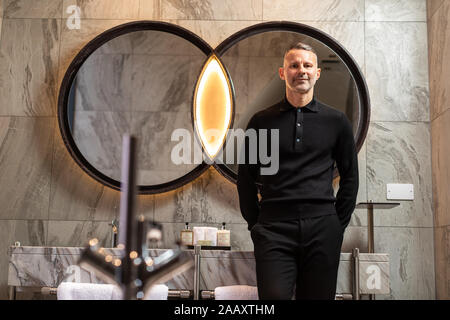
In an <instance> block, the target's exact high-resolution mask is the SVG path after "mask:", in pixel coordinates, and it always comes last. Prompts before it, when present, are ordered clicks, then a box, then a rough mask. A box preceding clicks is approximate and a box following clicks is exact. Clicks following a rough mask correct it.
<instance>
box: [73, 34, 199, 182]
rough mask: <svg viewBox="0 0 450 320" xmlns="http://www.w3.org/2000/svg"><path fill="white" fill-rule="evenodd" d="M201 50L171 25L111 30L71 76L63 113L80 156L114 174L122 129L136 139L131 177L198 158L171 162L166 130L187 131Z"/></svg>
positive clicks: (181, 171) (158, 177) (161, 172)
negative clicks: (112, 33) (159, 28)
mask: <svg viewBox="0 0 450 320" xmlns="http://www.w3.org/2000/svg"><path fill="white" fill-rule="evenodd" d="M205 59H206V56H205V54H204V53H203V52H202V51H201V50H200V49H199V48H198V47H196V46H195V45H194V44H192V43H191V42H189V41H188V40H185V39H184V38H181V37H179V36H176V35H174V34H171V33H166V32H162V31H154V30H145V31H137V32H131V33H127V34H124V35H121V36H119V37H116V38H114V39H112V40H110V41H108V42H106V43H105V44H103V45H102V46H101V47H100V48H98V49H97V50H96V51H95V52H93V54H92V55H90V56H89V58H88V59H87V60H86V61H85V62H84V64H83V65H82V66H81V68H80V69H79V71H78V73H77V75H76V78H75V80H74V81H73V83H72V86H71V90H70V94H69V102H68V106H67V107H68V118H69V119H68V120H69V127H70V130H71V133H72V136H73V139H74V141H75V143H76V145H77V147H78V149H79V150H80V152H81V153H82V155H83V156H84V157H85V158H86V160H87V161H88V162H89V163H90V164H91V165H93V166H94V167H95V168H96V169H97V170H99V171H100V172H101V173H103V174H104V175H106V176H108V177H110V178H112V179H115V180H117V181H120V159H121V141H122V135H123V134H124V133H126V132H129V133H131V134H133V135H135V136H136V137H137V141H138V161H137V163H138V169H139V170H138V172H137V184H138V185H157V184H163V183H167V182H170V181H173V180H175V179H177V178H180V177H181V176H183V175H185V174H187V173H189V172H190V171H192V170H193V169H194V168H195V167H196V166H197V165H198V164H179V165H175V164H174V163H173V162H172V161H171V151H172V148H173V147H174V145H176V144H177V143H178V142H177V141H173V142H172V141H171V135H172V132H173V131H174V130H175V129H177V128H185V129H187V131H188V132H190V134H191V137H194V131H193V126H192V120H191V104H192V95H193V91H194V88H195V85H196V82H197V77H198V74H199V72H200V70H201V68H202V65H203V63H204V62H205Z"/></svg>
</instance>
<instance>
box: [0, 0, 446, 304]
mask: <svg viewBox="0 0 450 320" xmlns="http://www.w3.org/2000/svg"><path fill="white" fill-rule="evenodd" d="M0 3H2V2H1V1H0ZM2 4H3V21H2V22H3V26H2V29H1V40H0V101H1V103H0V142H1V143H0V145H1V147H0V184H1V185H2V186H4V187H3V188H2V190H3V192H2V193H1V194H0V204H1V207H2V209H3V210H1V211H0V231H1V232H0V243H2V245H1V246H0V298H6V297H7V287H6V279H7V266H8V264H7V259H6V257H7V255H6V251H7V248H8V247H9V246H10V245H11V244H12V243H14V241H20V242H21V243H22V244H23V245H51V246H80V245H83V244H84V243H85V242H86V240H87V239H88V237H92V236H96V237H99V238H100V239H101V240H102V242H103V244H104V245H108V244H109V241H110V226H109V225H108V224H109V223H110V221H111V220H112V219H114V218H116V217H118V215H119V193H118V192H117V191H114V190H111V189H109V188H107V187H104V186H102V185H100V184H98V183H97V182H96V181H94V180H93V179H91V178H90V177H89V176H87V175H86V174H85V173H84V172H83V171H82V170H81V169H80V168H79V167H78V166H77V165H76V164H75V162H74V161H73V160H72V158H71V157H70V155H69V154H68V152H67V150H66V148H65V146H64V144H63V142H62V139H61V136H60V133H59V129H58V124H57V119H56V98H57V93H58V89H59V85H60V82H61V79H62V77H63V76H64V72H65V70H66V69H67V67H68V65H69V64H70V62H71V60H72V59H73V57H74V56H75V55H76V54H77V52H78V51H79V50H80V49H81V48H82V47H83V46H84V45H85V44H86V43H87V42H88V41H89V40H91V39H92V38H93V37H95V36H96V35H98V34H100V33H101V32H103V31H104V30H106V29H109V28H111V27H113V26H116V25H119V24H122V23H125V22H129V21H135V20H141V19H150V20H162V21H167V22H171V23H175V24H177V25H180V26H182V27H185V28H187V29H189V30H191V31H192V32H195V33H196V34H198V35H200V36H201V37H203V39H205V40H206V41H207V42H208V43H209V44H210V45H211V46H213V47H215V46H217V45H218V44H219V43H220V42H221V41H222V40H223V39H225V38H226V37H228V36H229V35H231V34H232V33H234V32H236V31H238V30H240V29H242V28H244V27H247V26H250V25H253V24H256V23H260V22H262V21H272V20H290V21H296V22H301V23H305V24H308V25H311V26H313V27H316V28H319V29H321V30H323V31H324V32H327V33H328V34H330V35H331V36H333V37H335V38H336V39H337V40H338V41H340V42H341V43H342V44H343V45H344V46H345V47H346V48H347V49H348V50H349V52H350V53H351V54H352V55H353V57H354V58H355V60H356V61H357V62H358V64H359V66H360V67H361V70H363V72H364V73H365V75H366V79H367V83H368V86H369V90H370V93H371V99H372V117H371V124H370V129H369V133H368V136H367V140H366V143H365V144H364V146H363V148H362V149H361V151H360V153H359V168H360V181H361V184H360V190H359V194H358V201H367V200H373V201H386V187H385V186H386V183H413V184H414V189H415V200H414V201H412V202H402V203H401V206H399V207H397V208H395V209H392V210H378V211H376V212H375V242H376V245H375V250H376V251H377V252H383V253H389V254H390V268H391V269H390V275H391V281H392V282H391V289H392V290H391V294H390V295H387V296H379V297H377V298H378V299H434V298H435V273H434V265H433V261H434V258H435V257H434V245H433V231H434V224H433V205H432V203H433V202H432V199H433V197H432V180H431V178H430V176H431V143H430V139H431V132H430V131H431V129H430V116H429V114H430V112H429V101H428V100H429V99H428V69H427V65H428V64H427V61H428V60H427V59H428V57H427V50H426V49H427V29H426V28H427V25H426V12H427V11H426V8H425V6H426V2H425V0H399V1H395V2H394V1H389V0H340V1H336V0H323V1H320V2H317V1H313V0H302V1H299V0H284V1H272V0H270V1H269V0H242V1H239V2H236V1H232V0H210V1H197V0H196V1H181V0H96V1H95V4H94V1H89V0H34V1H28V0H3V3H2ZM74 4H76V5H78V6H79V7H80V8H81V13H82V15H81V23H80V29H72V28H70V24H69V25H68V24H67V21H68V19H69V18H70V17H71V13H70V12H69V13H68V12H67V8H68V7H69V6H70V5H74ZM446 130H448V129H446ZM138 211H139V212H140V213H142V214H144V215H145V216H146V217H148V218H153V219H155V220H157V221H159V222H162V223H163V225H164V237H165V242H166V243H167V244H170V243H173V241H174V239H175V237H177V235H178V233H179V231H180V230H181V229H182V227H183V225H184V222H185V221H190V222H191V223H192V225H193V226H196V225H209V226H217V227H218V226H219V225H220V223H221V222H223V221H225V222H227V225H228V227H229V228H230V229H231V238H232V246H233V249H236V250H239V249H241V250H252V249H253V246H252V243H251V240H250V235H249V232H248V231H247V226H246V223H245V221H244V220H243V219H242V217H241V214H240V212H239V205H238V201H237V194H236V188H235V186H234V185H233V184H231V183H230V182H229V181H228V180H226V179H225V178H223V177H222V176H221V175H220V174H219V173H217V171H215V170H214V169H210V170H208V171H206V172H205V173H204V174H203V175H202V176H201V177H199V178H198V179H196V180H195V181H193V182H191V183H190V184H187V185H185V186H184V187H182V188H180V189H178V190H175V191H171V192H167V193H165V194H161V195H155V196H140V197H139V200H138ZM446 226H447V229H442V230H448V223H447V224H446ZM366 230H367V219H366V211H365V210H360V209H358V210H356V211H355V214H354V215H353V217H352V220H351V222H350V226H349V227H348V229H347V231H346V234H345V239H344V245H343V251H344V252H350V251H351V249H352V248H354V247H358V248H360V249H361V251H362V252H365V251H366V246H367V240H366V237H367V231H366ZM436 230H439V229H436ZM442 237H443V238H445V237H447V238H448V232H447V233H446V235H444V234H443V235H442Z"/></svg>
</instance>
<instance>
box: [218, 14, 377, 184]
mask: <svg viewBox="0 0 450 320" xmlns="http://www.w3.org/2000/svg"><path fill="white" fill-rule="evenodd" d="M270 31H288V32H295V33H300V34H302V35H306V36H309V37H311V38H314V39H315V40H318V41H320V42H322V43H323V44H325V45H326V46H328V47H329V48H330V49H331V50H333V51H334V52H335V53H336V54H337V56H338V57H339V58H340V59H342V61H343V62H344V64H345V65H346V67H347V68H348V70H349V71H350V74H351V75H352V77H353V79H354V81H355V83H356V87H357V89H358V98H359V102H360V103H359V123H358V127H357V130H356V137H355V140H356V141H355V144H356V150H357V152H359V150H360V149H361V147H362V146H363V144H364V140H365V139H366V136H367V131H368V129H369V122H370V97H369V89H368V87H367V83H366V81H365V79H364V75H363V73H362V72H361V69H360V68H359V66H358V64H357V63H356V61H355V60H354V59H353V57H352V56H351V55H350V53H349V52H348V51H347V50H346V49H345V48H344V47H343V46H342V45H341V44H340V43H339V42H338V41H336V40H335V39H333V38H332V37H331V36H329V35H327V34H326V33H324V32H322V31H320V30H319V29H316V28H313V27H311V26H308V25H305V24H301V23H296V22H289V21H275V22H263V23H259V24H256V25H252V26H250V27H247V28H245V29H242V30H240V31H238V32H236V33H234V34H233V35H231V36H230V37H228V38H227V39H225V40H224V41H222V42H221V43H220V44H219V46H218V47H217V48H216V49H214V50H215V52H216V54H217V56H218V57H221V56H222V55H223V54H224V53H225V52H226V51H227V50H228V49H230V48H231V47H232V46H233V45H235V44H237V43H238V42H239V41H241V40H244V39H246V38H248V37H250V36H253V35H257V34H260V33H264V32H270ZM214 167H215V168H216V169H217V170H218V171H219V172H220V173H221V174H222V175H223V176H224V177H225V178H227V179H228V180H230V181H231V182H233V183H236V180H237V174H236V173H235V172H234V171H232V170H231V169H230V168H229V167H227V166H226V165H224V164H217V163H214ZM336 176H338V172H337V169H336V168H335V170H334V177H336Z"/></svg>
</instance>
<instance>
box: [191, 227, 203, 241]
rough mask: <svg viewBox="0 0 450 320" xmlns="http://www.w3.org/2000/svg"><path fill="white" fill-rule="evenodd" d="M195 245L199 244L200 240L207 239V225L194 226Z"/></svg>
mask: <svg viewBox="0 0 450 320" xmlns="http://www.w3.org/2000/svg"><path fill="white" fill-rule="evenodd" d="M193 231H194V245H196V244H197V242H198V240H205V227H194V228H193Z"/></svg>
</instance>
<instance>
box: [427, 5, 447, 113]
mask: <svg viewBox="0 0 450 320" xmlns="http://www.w3.org/2000/svg"><path fill="white" fill-rule="evenodd" d="M449 17H450V2H448V1H445V2H444V3H443V4H442V6H440V7H439V10H437V11H436V13H435V14H434V15H433V18H432V19H430V20H429V22H428V55H429V62H430V64H429V70H430V111H431V112H430V116H431V119H432V120H434V119H436V118H437V117H438V116H439V115H441V114H442V113H444V112H445V111H447V110H448V109H450V103H449V99H450V98H449V97H450V86H449V84H448V75H449V73H450V65H449V64H448V63H447V61H448V60H449V59H450V40H449V38H450V36H449V35H450V23H449Z"/></svg>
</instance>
